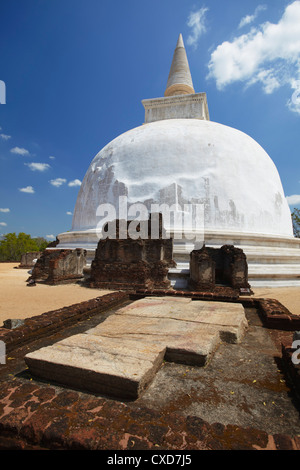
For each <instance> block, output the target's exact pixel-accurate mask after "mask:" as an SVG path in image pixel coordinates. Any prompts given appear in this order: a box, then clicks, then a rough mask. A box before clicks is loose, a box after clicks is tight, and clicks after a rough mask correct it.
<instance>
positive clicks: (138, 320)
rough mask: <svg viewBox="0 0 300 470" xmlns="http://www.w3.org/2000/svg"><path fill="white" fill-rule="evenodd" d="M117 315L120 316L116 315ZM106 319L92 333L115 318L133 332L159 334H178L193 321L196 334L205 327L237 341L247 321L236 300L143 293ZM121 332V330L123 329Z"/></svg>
mask: <svg viewBox="0 0 300 470" xmlns="http://www.w3.org/2000/svg"><path fill="white" fill-rule="evenodd" d="M120 315H121V316H122V320H120V319H118V318H117V317H118V316H120ZM130 317H131V318H130ZM108 320H109V321H106V322H105V324H101V325H99V326H98V327H96V328H94V329H93V330H92V331H91V330H89V331H91V332H92V333H93V334H98V332H99V333H100V334H103V333H104V331H105V330H106V331H107V329H111V328H113V325H114V324H115V323H116V322H118V324H119V325H123V328H127V329H129V330H130V331H131V332H133V331H134V332H135V333H138V332H141V331H142V333H143V334H146V333H147V334H151V335H157V334H158V335H160V334H162V333H164V334H165V332H166V331H167V332H168V335H169V334H175V335H176V334H178V332H179V334H180V335H182V334H184V333H185V331H192V329H193V328H194V327H196V325H197V327H198V328H197V333H199V334H200V335H201V332H203V335H204V334H206V333H208V332H209V331H210V332H212V333H216V332H218V333H219V336H220V338H221V340H222V341H226V342H229V343H238V342H239V341H240V340H241V338H242V337H243V335H244V332H245V329H246V328H247V324H248V323H247V320H246V317H245V312H244V308H243V306H242V305H241V304H239V303H236V304H235V303H226V302H206V301H201V300H199V301H198V300H197V301H192V300H191V299H188V298H178V299H170V297H156V298H153V297H146V298H144V299H140V300H137V301H136V302H133V303H132V304H130V305H127V306H126V307H124V308H121V309H119V310H118V311H117V312H116V315H115V317H110V318H109V319H108ZM126 325H127V326H126ZM143 328H145V330H144V329H143ZM118 331H119V333H120V332H121V330H118ZM101 332H102V333H101ZM122 333H125V330H124V329H123V330H122ZM127 334H128V331H127Z"/></svg>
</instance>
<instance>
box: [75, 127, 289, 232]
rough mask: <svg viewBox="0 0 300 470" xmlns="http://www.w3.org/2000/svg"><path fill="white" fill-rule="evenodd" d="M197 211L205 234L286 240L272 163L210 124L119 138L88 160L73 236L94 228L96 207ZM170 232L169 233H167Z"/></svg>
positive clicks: (242, 138)
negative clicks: (194, 207) (123, 200)
mask: <svg viewBox="0 0 300 470" xmlns="http://www.w3.org/2000/svg"><path fill="white" fill-rule="evenodd" d="M120 196H126V197H127V199H128V203H129V204H133V203H137V202H140V203H143V204H145V205H146V206H147V208H148V209H149V210H151V204H159V205H161V204H167V205H168V206H172V205H174V204H177V205H178V207H179V210H183V209H184V204H190V205H191V204H203V207H204V230H214V231H216V230H217V231H223V232H224V231H230V232H231V231H233V232H239V233H241V232H242V233H243V232H244V233H245V232H246V233H257V234H273V235H283V236H292V233H293V232H292V222H291V215H290V210H289V207H288V204H287V202H286V199H285V196H284V192H283V188H282V184H281V180H280V177H279V174H278V171H277V169H276V166H275V165H274V163H273V161H272V160H271V158H270V157H269V156H268V154H267V153H266V152H265V151H264V150H263V149H262V147H261V146H260V145H259V144H258V143H257V142H256V141H255V140H253V139H252V138H251V137H249V136H248V135H246V134H245V133H243V132H241V131H239V130H236V129H233V128H231V127H228V126H225V125H222V124H218V123H216V122H211V121H206V120H199V119H167V120H161V121H156V122H151V123H148V124H144V125H142V126H140V127H137V128H135V129H132V130H130V131H128V132H125V133H124V134H122V135H120V136H119V137H117V138H116V139H114V140H113V141H112V142H110V143H109V144H108V145H106V146H105V147H104V148H103V149H102V150H101V151H100V152H99V153H98V154H97V155H96V156H95V158H94V159H93V161H92V162H91V164H90V166H89V168H88V171H87V173H86V175H85V178H84V180H83V182H82V185H81V189H80V191H79V195H78V199H77V203H76V207H75V212H74V218H73V227H72V230H87V229H94V228H96V226H97V224H98V223H99V220H100V219H99V217H97V215H96V214H97V208H98V206H99V205H100V204H105V203H109V204H112V205H113V206H114V207H115V208H116V210H118V206H119V197H120ZM174 228H175V230H176V226H175V227H174Z"/></svg>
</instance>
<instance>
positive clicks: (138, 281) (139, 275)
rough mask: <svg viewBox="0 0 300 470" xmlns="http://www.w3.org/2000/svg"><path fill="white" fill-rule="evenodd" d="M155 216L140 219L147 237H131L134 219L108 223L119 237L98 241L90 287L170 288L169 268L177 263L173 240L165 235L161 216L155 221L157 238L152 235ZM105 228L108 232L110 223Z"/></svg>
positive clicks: (89, 282) (88, 282) (123, 288)
mask: <svg viewBox="0 0 300 470" xmlns="http://www.w3.org/2000/svg"><path fill="white" fill-rule="evenodd" d="M154 217H155V214H152V216H151V218H150V219H149V220H146V221H139V222H137V224H140V229H141V232H144V234H148V238H141V237H138V238H137V239H132V238H130V233H129V227H130V224H131V223H132V221H130V222H128V221H125V220H116V221H112V222H109V223H111V224H112V225H113V226H114V227H115V232H114V231H113V230H112V231H110V233H113V234H115V235H116V238H105V239H101V240H99V242H98V246H97V249H96V252H95V258H94V260H93V261H92V264H91V271H90V278H89V279H88V280H87V284H88V285H89V286H90V287H96V288H104V289H113V290H118V289H120V290H136V289H145V288H146V289H168V288H170V286H171V283H170V281H169V279H168V271H169V268H170V267H174V266H175V265H176V263H175V262H174V261H173V259H172V254H173V240H172V239H165V238H164V236H163V235H164V231H163V227H162V219H161V217H159V218H158V220H157V223H156V229H157V237H158V238H154V239H151V238H150V234H151V221H153V219H154ZM143 224H145V227H146V229H145V230H143V228H142V226H143ZM107 225H108V224H107ZM103 230H104V233H107V226H105V227H104V229H103ZM137 232H138V231H137ZM121 236H122V237H124V238H121Z"/></svg>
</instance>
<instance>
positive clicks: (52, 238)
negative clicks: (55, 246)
mask: <svg viewBox="0 0 300 470" xmlns="http://www.w3.org/2000/svg"><path fill="white" fill-rule="evenodd" d="M46 238H48V240H55V239H56V237H55V236H54V235H52V234H51V235H46Z"/></svg>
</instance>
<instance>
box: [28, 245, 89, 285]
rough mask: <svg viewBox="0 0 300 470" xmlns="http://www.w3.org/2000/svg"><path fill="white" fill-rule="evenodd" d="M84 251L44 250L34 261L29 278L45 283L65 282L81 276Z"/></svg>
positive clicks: (84, 259)
mask: <svg viewBox="0 0 300 470" xmlns="http://www.w3.org/2000/svg"><path fill="white" fill-rule="evenodd" d="M85 265H86V252H85V250H82V249H80V248H78V249H75V250H45V251H43V253H42V255H41V257H40V258H39V259H38V261H37V262H36V264H35V266H34V268H33V270H32V274H31V277H30V278H29V280H33V281H36V282H44V283H45V284H65V283H69V282H75V281H77V280H80V279H82V278H83V268H84V267H85Z"/></svg>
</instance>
